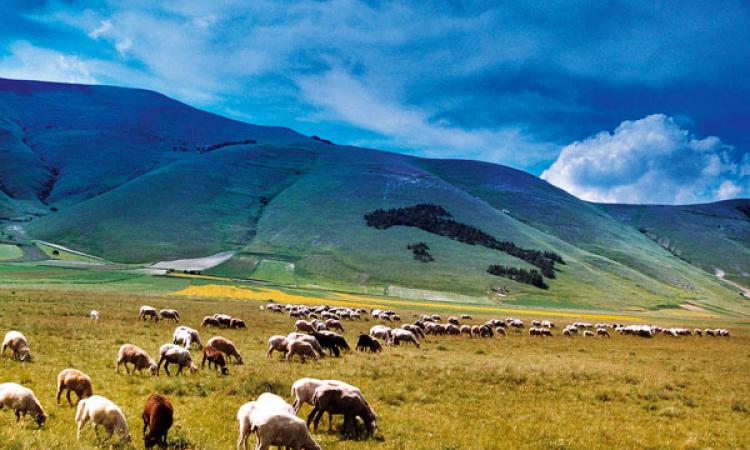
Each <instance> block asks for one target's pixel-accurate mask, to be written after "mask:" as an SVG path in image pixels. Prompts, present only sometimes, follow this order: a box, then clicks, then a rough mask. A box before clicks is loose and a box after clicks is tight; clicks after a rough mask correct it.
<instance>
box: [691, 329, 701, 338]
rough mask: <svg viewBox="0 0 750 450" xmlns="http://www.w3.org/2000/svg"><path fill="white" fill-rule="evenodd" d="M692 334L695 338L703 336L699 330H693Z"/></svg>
mask: <svg viewBox="0 0 750 450" xmlns="http://www.w3.org/2000/svg"><path fill="white" fill-rule="evenodd" d="M693 333H695V335H696V336H700V337H702V336H703V330H701V329H700V328H696V329H695V330H693Z"/></svg>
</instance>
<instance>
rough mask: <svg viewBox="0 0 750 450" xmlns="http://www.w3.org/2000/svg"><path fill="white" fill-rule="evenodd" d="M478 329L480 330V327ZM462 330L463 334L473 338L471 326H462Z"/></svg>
mask: <svg viewBox="0 0 750 450" xmlns="http://www.w3.org/2000/svg"><path fill="white" fill-rule="evenodd" d="M477 328H479V327H477ZM460 330H461V334H466V335H468V336H469V337H471V326H469V325H461V328H460Z"/></svg>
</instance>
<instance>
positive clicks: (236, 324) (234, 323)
mask: <svg viewBox="0 0 750 450" xmlns="http://www.w3.org/2000/svg"><path fill="white" fill-rule="evenodd" d="M229 328H234V329H237V330H239V329H245V328H247V324H246V323H245V321H244V320H242V319H238V318H236V317H232V320H230V321H229Z"/></svg>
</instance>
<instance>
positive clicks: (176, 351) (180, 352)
mask: <svg viewBox="0 0 750 450" xmlns="http://www.w3.org/2000/svg"><path fill="white" fill-rule="evenodd" d="M161 363H164V372H166V373H167V376H170V375H171V374H170V373H169V365H170V364H177V375H179V374H180V373H181V372H182V369H184V368H185V367H187V368H188V370H189V371H190V373H195V372H197V371H198V367H197V366H196V365H195V364H193V358H192V357H191V356H190V352H189V351H188V350H187V349H185V348H182V347H180V346H178V345H175V344H164V345H162V346H161V348H159V363H158V364H157V365H156V367H157V370H156V373H159V370H160V369H161Z"/></svg>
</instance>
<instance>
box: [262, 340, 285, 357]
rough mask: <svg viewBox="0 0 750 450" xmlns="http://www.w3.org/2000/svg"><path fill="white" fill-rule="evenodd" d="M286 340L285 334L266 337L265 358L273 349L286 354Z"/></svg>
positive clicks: (269, 355)
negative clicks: (266, 348)
mask: <svg viewBox="0 0 750 450" xmlns="http://www.w3.org/2000/svg"><path fill="white" fill-rule="evenodd" d="M286 344H287V340H286V336H280V335H275V336H271V337H270V338H268V351H267V352H266V358H270V357H271V355H272V354H273V352H274V350H275V351H277V352H281V353H283V354H285V355H286V352H287V345H286Z"/></svg>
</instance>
